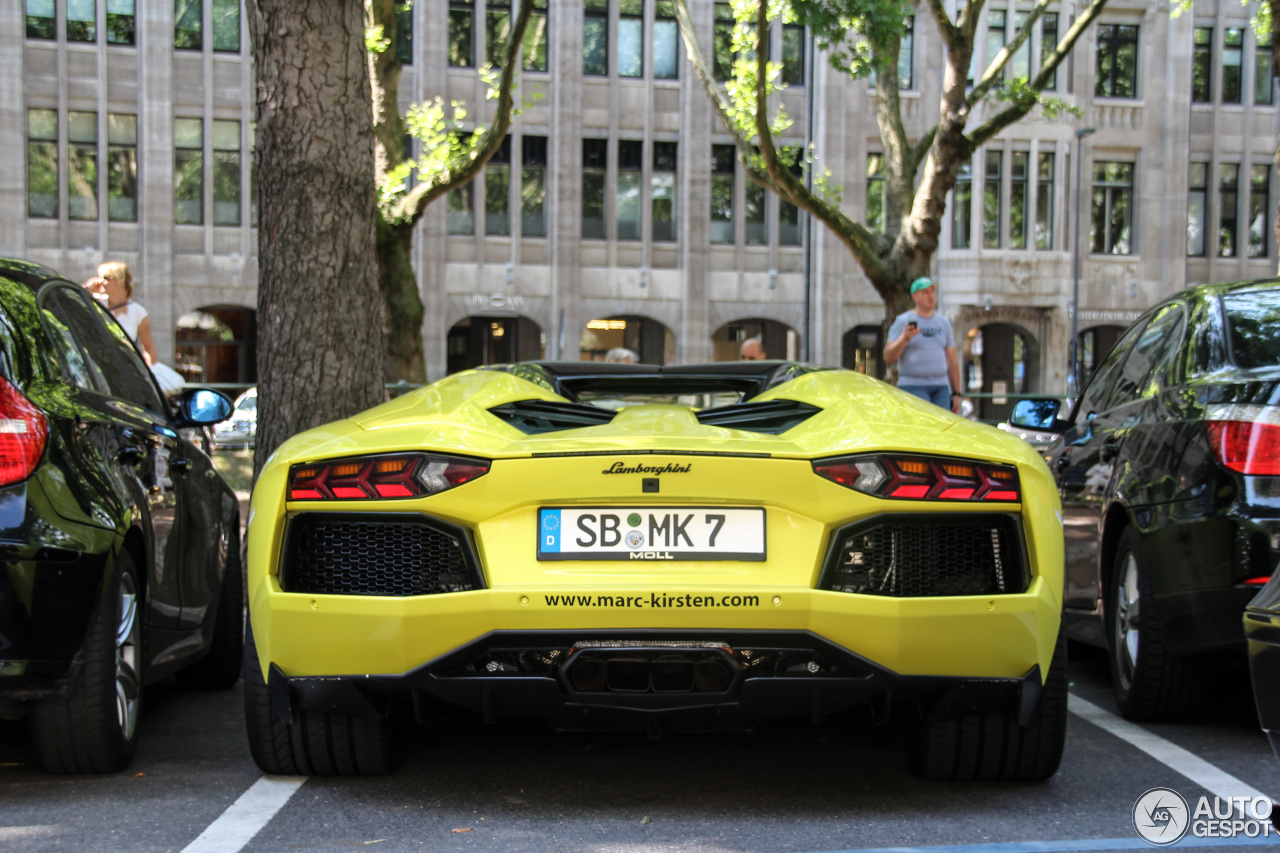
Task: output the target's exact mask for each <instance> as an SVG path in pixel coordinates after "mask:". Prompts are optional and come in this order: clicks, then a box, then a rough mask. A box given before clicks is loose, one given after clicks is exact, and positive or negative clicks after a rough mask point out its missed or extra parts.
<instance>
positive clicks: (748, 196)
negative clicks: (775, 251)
mask: <svg viewBox="0 0 1280 853" xmlns="http://www.w3.org/2000/svg"><path fill="white" fill-rule="evenodd" d="M742 186H743V192H742V221H743V224H744V228H743V238H744V240H745V241H746V243H747V245H748V246H767V245H768V244H769V219H768V217H767V215H766V204H767V202H766V196H767V195H768V190H766V189H765V188H764V187H762V186H760V185H759V184H757V183H756V182H755V181H752V180H750V179H748V180H746V181H744V182H743V185H742Z"/></svg>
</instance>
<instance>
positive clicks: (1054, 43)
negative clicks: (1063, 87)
mask: <svg viewBox="0 0 1280 853" xmlns="http://www.w3.org/2000/svg"><path fill="white" fill-rule="evenodd" d="M1057 47H1058V13H1057V12H1045V13H1044V14H1043V15H1041V16H1040V61H1039V62H1037V63H1036V73H1037V74H1038V73H1040V66H1042V65H1044V58H1045V57H1046V56H1048V55H1049V54H1051V53H1053V51H1054V50H1056V49H1057ZM1044 88H1045V91H1046V92H1053V91H1056V90H1057V88H1058V69H1056V68H1055V69H1053V73H1052V74H1050V75H1049V82H1048V83H1046V84H1045V87H1044Z"/></svg>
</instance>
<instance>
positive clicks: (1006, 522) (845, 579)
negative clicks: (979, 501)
mask: <svg viewBox="0 0 1280 853" xmlns="http://www.w3.org/2000/svg"><path fill="white" fill-rule="evenodd" d="M832 543H833V546H834V547H833V549H832V553H831V555H830V556H829V557H828V560H827V567H826V571H825V572H824V573H823V580H822V584H821V587H822V588H823V589H829V590H834V591H836V592H853V593H859V594H861V595H888V596H895V597H901V598H915V597H921V596H950V595H1000V594H1007V593H1018V592H1023V591H1024V590H1025V589H1026V587H1027V572H1026V560H1025V558H1024V557H1023V548H1022V541H1021V537H1019V535H1018V528H1017V522H1016V520H1015V519H1014V518H1013V517H1011V516H1005V515H981V516H970V517H966V518H957V517H955V516H949V515H933V516H925V517H912V518H898V517H893V516H883V517H881V518H878V519H874V520H872V521H867V522H863V523H860V524H856V525H852V526H850V527H846V528H844V529H842V530H839V531H837V532H836V534H835V536H834V537H833V538H832Z"/></svg>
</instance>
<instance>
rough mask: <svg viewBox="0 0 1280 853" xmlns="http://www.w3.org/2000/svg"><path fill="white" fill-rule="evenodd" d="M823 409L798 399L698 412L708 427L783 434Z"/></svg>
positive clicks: (699, 419) (722, 407)
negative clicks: (800, 401)
mask: <svg viewBox="0 0 1280 853" xmlns="http://www.w3.org/2000/svg"><path fill="white" fill-rule="evenodd" d="M820 411H822V409H819V408H818V407H817V406H811V405H809V404H808V403H799V402H796V401H795V400H768V401H765V402H762V403H738V404H737V405H734V406H721V407H719V408H716V409H703V410H702V411H700V412H698V422H699V423H702V424H706V425H707V426H718V427H726V428H728V429H742V430H747V431H749V432H763V433H768V434H769V435H781V434H782V433H784V432H786V431H787V430H789V429H791V428H792V427H795V426H799V425H800V424H802V423H804V422H805V421H806V420H808V419H809V418H811V417H813V416H814V415H816V414H817V413H818V412H820Z"/></svg>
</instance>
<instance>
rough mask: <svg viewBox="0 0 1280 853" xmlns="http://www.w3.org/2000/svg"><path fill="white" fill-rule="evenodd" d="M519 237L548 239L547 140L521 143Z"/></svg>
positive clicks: (535, 138)
mask: <svg viewBox="0 0 1280 853" xmlns="http://www.w3.org/2000/svg"><path fill="white" fill-rule="evenodd" d="M520 155H521V159H520V234H521V235H522V236H524V237H545V236H547V138H546V137H545V136H526V137H524V138H523V139H521V140H520Z"/></svg>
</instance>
